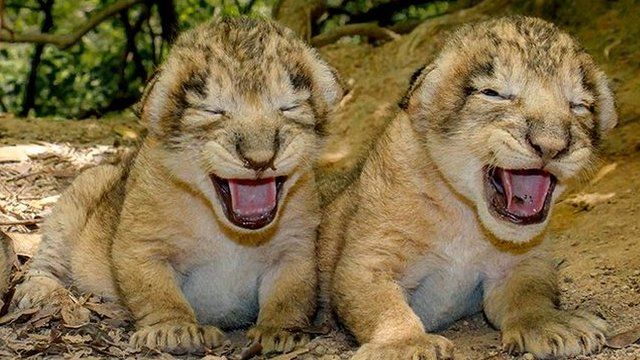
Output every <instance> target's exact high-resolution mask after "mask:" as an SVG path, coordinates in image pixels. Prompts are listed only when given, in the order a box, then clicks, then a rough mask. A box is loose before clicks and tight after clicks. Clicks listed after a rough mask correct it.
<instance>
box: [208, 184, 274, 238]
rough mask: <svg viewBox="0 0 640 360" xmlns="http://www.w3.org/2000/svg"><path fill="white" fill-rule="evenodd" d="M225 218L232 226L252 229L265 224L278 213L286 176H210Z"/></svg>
mask: <svg viewBox="0 0 640 360" xmlns="http://www.w3.org/2000/svg"><path fill="white" fill-rule="evenodd" d="M210 177H211V182H213V186H214V187H215V188H216V191H217V192H218V196H219V197H220V200H221V201H220V202H221V203H222V208H223V209H224V212H225V215H226V216H227V219H229V221H231V222H232V223H233V224H234V225H236V226H239V227H241V228H245V229H251V230H256V229H260V228H263V227H265V226H267V225H269V224H270V223H271V222H272V221H273V219H274V218H275V217H276V214H277V213H278V201H279V200H280V194H281V193H282V185H283V184H284V181H285V180H286V177H284V176H279V177H275V178H266V179H223V178H220V177H218V176H216V175H213V174H212V175H210Z"/></svg>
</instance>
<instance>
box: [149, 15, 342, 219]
mask: <svg viewBox="0 0 640 360" xmlns="http://www.w3.org/2000/svg"><path fill="white" fill-rule="evenodd" d="M341 97H342V88H341V86H340V85H339V83H338V80H337V78H336V75H335V72H334V71H333V69H332V68H330V67H329V66H328V65H327V64H326V63H325V62H324V61H323V60H321V59H320V58H319V56H318V54H317V52H316V51H314V50H313V49H311V48H309V47H308V46H307V45H305V44H304V43H303V42H302V41H301V40H299V39H298V38H297V37H296V36H295V35H294V34H293V32H292V31H291V30H289V29H286V28H283V27H281V26H279V25H277V24H275V23H272V22H269V21H265V20H254V19H248V18H234V19H231V18H228V19H221V20H217V21H212V22H209V23H207V24H204V25H201V26H199V27H197V28H195V29H193V30H190V31H188V32H186V33H184V34H183V35H182V36H181V37H180V38H179V39H178V40H177V41H176V43H175V45H174V46H173V48H172V49H171V52H170V54H169V55H168V58H167V60H166V62H165V63H164V64H163V66H162V67H161V68H160V70H159V74H158V75H157V76H156V78H155V80H153V82H152V84H150V86H149V87H148V90H147V91H146V95H145V99H143V102H142V105H141V118H142V120H143V121H144V122H146V123H147V124H148V127H149V133H150V136H152V137H154V138H156V139H157V140H158V142H159V143H160V144H161V147H162V148H163V149H164V154H165V156H163V157H164V158H165V159H164V164H165V165H166V167H167V169H168V170H169V171H170V172H172V175H173V176H175V177H176V178H177V179H179V180H181V181H182V182H184V183H185V184H187V185H188V186H190V187H192V188H194V189H196V190H197V191H199V192H200V193H202V194H204V196H205V197H207V198H208V200H209V201H210V202H211V204H212V206H213V208H214V209H215V212H216V213H217V215H218V218H220V219H221V221H222V222H223V223H224V224H226V226H228V227H230V228H231V229H233V230H235V231H241V232H254V231H257V230H259V229H265V228H267V227H269V225H270V224H272V223H273V221H274V219H275V218H276V217H277V215H278V213H279V208H280V204H281V203H282V202H283V200H284V199H285V197H286V195H287V193H288V191H289V190H290V189H291V188H292V186H294V184H295V183H296V180H297V179H298V178H299V177H300V175H301V174H302V173H304V172H305V171H309V169H310V168H311V165H312V162H313V160H314V159H315V157H316V153H317V152H318V150H319V149H318V148H319V145H320V140H321V137H322V128H323V125H324V122H325V118H326V116H327V114H328V112H329V111H330V110H331V108H332V107H333V106H334V105H335V104H336V103H337V102H338V101H339V100H340V99H341Z"/></svg>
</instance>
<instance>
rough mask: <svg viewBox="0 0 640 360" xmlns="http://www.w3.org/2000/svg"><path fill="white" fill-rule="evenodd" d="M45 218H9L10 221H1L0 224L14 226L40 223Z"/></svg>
mask: <svg viewBox="0 0 640 360" xmlns="http://www.w3.org/2000/svg"><path fill="white" fill-rule="evenodd" d="M42 221H44V219H24V220H9V221H0V226H14V225H35V224H39V223H41V222H42Z"/></svg>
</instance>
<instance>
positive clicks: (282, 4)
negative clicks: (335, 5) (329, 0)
mask: <svg viewBox="0 0 640 360" xmlns="http://www.w3.org/2000/svg"><path fill="white" fill-rule="evenodd" d="M326 7H327V5H326V3H325V1H324V0H280V1H279V2H278V3H277V4H276V5H275V6H274V8H273V10H274V11H273V17H274V19H276V20H278V21H279V22H280V23H282V24H283V25H285V26H287V27H289V28H290V29H292V30H293V31H295V32H296V33H298V34H299V35H300V36H301V37H302V38H303V39H304V40H305V41H307V42H308V41H310V40H311V38H312V37H313V35H315V34H314V25H315V22H316V19H317V18H318V17H320V15H322V13H323V12H324V11H325V10H326Z"/></svg>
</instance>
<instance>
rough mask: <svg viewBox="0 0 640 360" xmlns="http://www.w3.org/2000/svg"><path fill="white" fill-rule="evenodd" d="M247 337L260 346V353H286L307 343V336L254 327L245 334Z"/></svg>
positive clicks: (299, 333) (289, 331) (300, 333)
mask: <svg viewBox="0 0 640 360" xmlns="http://www.w3.org/2000/svg"><path fill="white" fill-rule="evenodd" d="M247 337H248V338H249V339H251V340H253V341H254V342H259V343H260V345H261V346H262V353H263V354H269V353H287V352H290V351H293V350H294V349H296V348H299V347H301V346H304V345H306V344H307V343H308V342H309V340H310V339H309V335H307V334H304V333H302V332H298V331H291V330H285V329H280V328H273V327H265V326H256V327H254V328H253V329H251V330H249V331H248V332H247Z"/></svg>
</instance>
